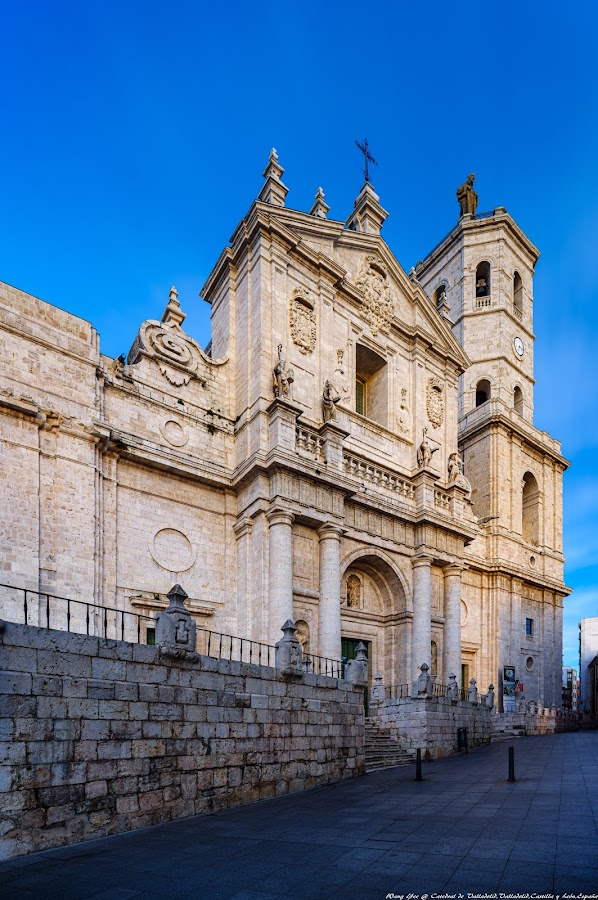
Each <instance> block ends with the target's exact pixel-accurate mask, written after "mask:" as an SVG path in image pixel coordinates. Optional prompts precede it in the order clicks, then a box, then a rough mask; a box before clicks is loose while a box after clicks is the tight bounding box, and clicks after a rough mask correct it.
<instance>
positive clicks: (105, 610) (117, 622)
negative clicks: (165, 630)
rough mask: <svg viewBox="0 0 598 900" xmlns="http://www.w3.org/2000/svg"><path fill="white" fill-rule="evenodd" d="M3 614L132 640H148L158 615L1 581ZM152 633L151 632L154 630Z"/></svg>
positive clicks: (17, 619)
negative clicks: (116, 607)
mask: <svg viewBox="0 0 598 900" xmlns="http://www.w3.org/2000/svg"><path fill="white" fill-rule="evenodd" d="M0 591H1V594H0V617H1V618H4V619H7V620H8V621H10V622H16V623H18V624H22V625H35V626H36V627H38V628H49V629H53V630H55V631H68V632H70V633H71V634H86V635H91V636H96V637H103V638H111V639H112V640H117V641H128V642H129V643H137V644H140V643H142V641H143V643H146V642H147V639H148V628H150V629H153V628H155V626H156V619H155V617H154V616H144V615H143V614H141V613H134V612H129V611H128V610H125V609H115V608H114V607H110V606H100V605H99V604H97V603H88V602H87V601H85V600H75V599H73V598H72V597H60V596H59V595H57V594H50V593H45V592H43V591H34V590H30V589H29V588H18V587H15V586H14V585H9V584H0ZM150 633H151V632H150Z"/></svg>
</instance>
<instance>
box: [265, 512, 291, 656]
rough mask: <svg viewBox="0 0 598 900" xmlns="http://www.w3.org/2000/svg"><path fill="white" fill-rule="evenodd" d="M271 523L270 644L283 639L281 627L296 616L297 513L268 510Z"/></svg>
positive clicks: (267, 514)
mask: <svg viewBox="0 0 598 900" xmlns="http://www.w3.org/2000/svg"><path fill="white" fill-rule="evenodd" d="M266 518H267V519H268V522H269V525H270V535H269V545H270V552H269V556H270V566H269V572H270V576H269V583H268V634H269V640H270V643H276V641H278V640H280V637H281V631H280V629H281V628H282V626H283V625H284V623H285V622H286V620H287V619H292V618H293V532H292V525H293V520H294V516H293V514H292V513H290V512H288V511H287V510H284V509H280V508H279V507H275V508H274V509H270V510H268V512H267V513H266Z"/></svg>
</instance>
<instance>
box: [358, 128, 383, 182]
mask: <svg viewBox="0 0 598 900" xmlns="http://www.w3.org/2000/svg"><path fill="white" fill-rule="evenodd" d="M355 143H356V144H357V147H358V148H359V150H361V152H362V153H363V158H364V161H365V166H364V169H363V174H364V175H365V180H366V182H368V181H369V180H370V172H369V169H368V163H374V165H375V166H377V165H378V163H377V162H376V160H375V159H374V157H373V156H372V154H371V153H370V151H369V150H368V139H367V138H366V139H365V140H364V142H363V144H360V143H359V141H355Z"/></svg>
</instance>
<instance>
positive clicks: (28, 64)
mask: <svg viewBox="0 0 598 900" xmlns="http://www.w3.org/2000/svg"><path fill="white" fill-rule="evenodd" d="M319 7H322V8H319ZM0 22H1V24H2V33H3V49H2V54H1V55H0V75H1V77H0V96H1V100H2V110H3V115H2V120H3V126H4V128H3V135H2V140H1V141H0V172H1V173H2V176H1V177H2V189H1V192H0V198H1V199H0V211H1V212H0V279H2V280H3V281H7V282H9V283H10V284H14V285H16V286H18V287H20V288H22V289H24V290H26V291H28V292H30V293H32V294H35V295H36V296H39V297H42V298H43V299H45V300H47V301H49V302H51V303H54V304H56V305H57V306H60V307H62V308H64V309H68V310H69V311H72V312H74V313H77V314H78V315H81V316H83V317H84V318H86V319H89V320H91V321H92V322H93V323H94V324H95V326H96V327H97V328H98V330H99V331H100V333H101V338H102V349H103V351H104V352H105V353H108V354H110V355H118V354H119V353H121V352H126V351H127V350H128V348H129V346H130V344H131V342H132V340H133V338H134V336H135V333H136V331H137V327H138V325H139V323H140V322H141V321H142V320H143V319H146V318H153V317H156V316H159V315H160V314H161V312H162V310H163V308H164V305H165V301H166V298H167V294H168V289H169V288H170V285H171V284H173V283H174V284H176V286H177V288H178V290H179V292H180V300H181V302H182V305H183V308H184V309H185V310H186V311H187V313H188V314H189V317H188V320H187V322H188V327H189V331H190V332H191V333H193V334H194V335H195V336H196V337H197V338H198V339H199V340H200V342H201V343H203V344H205V343H206V341H207V339H208V334H209V322H208V318H207V314H208V309H207V307H206V305H205V304H204V303H203V302H202V301H201V300H199V299H198V292H199V290H200V288H201V286H202V284H203V282H204V280H205V278H206V276H207V275H208V273H209V271H210V269H211V267H212V265H213V263H214V261H215V260H216V258H217V256H218V254H219V252H220V251H221V249H222V247H223V246H224V245H225V244H226V242H227V240H228V238H229V236H230V235H231V233H232V231H233V229H234V227H235V225H236V223H237V221H238V219H239V218H241V216H242V215H243V214H244V213H245V212H246V210H247V208H248V206H249V204H250V203H251V201H252V200H253V199H254V198H255V196H256V194H257V192H258V191H259V189H260V186H261V183H262V180H261V172H262V171H263V169H264V167H265V164H266V160H267V157H268V153H269V150H270V148H271V147H272V146H275V147H276V148H277V149H278V152H279V156H280V160H281V163H282V165H284V167H285V169H286V174H285V176H284V180H285V183H286V184H287V186H288V187H289V188H290V192H289V195H288V198H287V204H288V205H289V206H292V207H294V208H297V209H303V210H307V209H309V207H310V206H311V203H312V200H313V195H314V193H315V191H316V189H317V187H318V186H319V185H322V187H323V189H324V191H325V192H326V199H327V201H328V203H329V204H330V205H331V207H332V209H331V213H330V215H331V216H333V217H334V218H339V219H345V218H346V216H347V215H348V213H349V211H350V210H351V208H352V205H353V201H354V198H355V196H356V195H357V193H358V191H359V188H360V187H361V183H362V176H361V171H360V160H359V154H358V153H357V151H356V149H355V145H354V140H355V138H359V139H360V140H362V139H363V138H364V137H365V136H367V137H368V139H369V142H370V146H371V150H372V152H373V154H374V156H375V157H376V158H377V160H378V162H379V166H378V167H377V168H375V169H374V170H373V177H372V181H373V183H374V186H375V188H376V190H377V192H378V193H379V195H380V198H381V202H382V204H383V206H384V207H385V208H386V209H388V210H389V212H390V217H389V219H388V221H387V222H386V224H385V226H384V230H383V234H384V237H385V238H386V240H387V242H388V244H389V245H390V247H391V248H392V250H393V251H394V253H395V255H396V256H397V258H398V259H399V260H400V262H401V263H402V264H403V266H404V267H405V268H406V269H407V270H408V269H409V268H410V267H411V265H413V264H415V263H416V262H417V261H418V260H419V259H420V258H421V257H422V256H424V255H425V253H426V252H427V250H429V249H430V248H431V247H432V246H433V245H434V244H436V243H437V241H438V240H439V239H440V238H441V237H442V236H443V235H444V234H445V233H446V232H447V231H449V230H450V228H451V227H452V226H453V224H454V223H455V221H456V218H457V214H458V208H457V204H456V200H455V189H456V187H457V186H458V185H459V184H460V183H461V182H462V181H463V180H464V179H465V177H466V175H467V174H468V173H469V172H475V173H476V189H477V191H478V193H479V197H480V201H479V203H480V205H479V208H480V209H481V210H486V209H492V208H493V207H495V206H497V205H503V206H505V207H506V208H507V210H508V211H509V212H510V213H511V214H512V215H513V216H514V218H515V219H516V221H517V222H518V223H519V225H520V226H521V227H522V228H523V229H524V230H525V231H526V233H527V234H528V235H529V236H530V238H531V239H532V240H533V241H534V243H535V244H536V245H537V246H538V247H539V248H540V250H541V252H542V257H541V259H540V261H539V263H538V266H537V270H536V272H537V274H536V279H535V332H536V336H537V340H536V352H535V361H536V370H535V374H536V378H537V386H536V392H535V403H536V413H535V422H536V424H537V425H538V426H539V427H540V428H542V429H545V430H546V431H548V432H550V434H552V435H553V436H554V437H557V438H559V439H560V440H562V442H563V452H564V454H565V456H567V458H568V459H569V460H571V463H572V467H571V470H570V471H569V472H568V473H567V474H566V476H565V486H566V487H565V517H566V528H565V551H566V555H567V567H566V580H567V583H568V584H569V585H571V586H572V587H574V588H575V592H574V594H573V595H572V597H571V598H570V599H569V600H568V601H567V602H566V612H565V640H564V644H565V646H564V655H565V662H566V663H567V664H570V665H576V663H577V622H578V620H579V618H580V617H581V616H584V615H598V587H597V584H598V579H597V575H598V552H597V551H598V539H597V534H598V480H597V478H596V459H597V450H598V415H597V413H598V403H597V400H596V397H597V389H596V385H595V372H596V366H595V362H594V357H595V354H596V341H597V337H598V326H597V324H596V310H597V309H598V277H597V275H596V268H597V266H596V263H597V260H598V252H597V249H598V246H597V245H598V240H597V236H598V179H597V177H596V142H597V139H598V122H597V110H598V103H597V99H598V98H597V93H598V92H597V86H598V77H597V74H596V73H597V67H596V65H595V47H596V41H597V38H598V5H597V4H596V3H594V2H589V0H586V2H584V0H578V2H577V3H575V4H572V3H571V4H568V5H566V6H565V5H564V4H562V3H557V2H554V0H544V2H529V0H519V2H517V3H516V2H509V0H507V2H501V3H500V4H499V3H480V2H479V0H478V2H475V3H474V2H471V3H470V2H453V3H451V4H447V3H445V2H437V0H431V2H420V3H419V4H409V5H406V4H399V3H396V2H395V3H389V2H384V0H381V2H378V3H377V4H371V5H368V4H364V3H352V2H344V3H337V2H328V3H326V4H324V3H313V2H302V3H301V4H284V3H280V2H277V3H272V2H261V3H260V4H247V3H239V2H228V3H226V4H222V5H221V6H218V7H217V6H216V4H207V3H197V2H178V0H173V2H171V3H169V4H165V3H163V2H152V0H149V2H147V0H146V2H143V3H141V2H133V0H131V2H127V0H121V2H119V3H115V2H113V0H104V2H102V3H97V2H93V0H92V2H86V0H80V2H61V0H53V2H52V3H48V2H47V0H44V2H36V0H20V2H19V3H13V4H8V3H5V4H3V9H2V11H1V12H0Z"/></svg>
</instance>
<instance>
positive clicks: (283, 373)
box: [272, 344, 295, 398]
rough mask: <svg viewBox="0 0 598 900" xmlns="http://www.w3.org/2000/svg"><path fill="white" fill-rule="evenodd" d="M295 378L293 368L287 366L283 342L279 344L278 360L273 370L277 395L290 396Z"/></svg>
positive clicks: (273, 384)
mask: <svg viewBox="0 0 598 900" xmlns="http://www.w3.org/2000/svg"><path fill="white" fill-rule="evenodd" d="M294 380H295V376H294V374H293V370H292V369H290V368H288V367H287V361H286V357H285V355H284V353H283V350H282V344H279V345H278V362H277V363H276V365H275V366H274V371H273V372H272V386H273V388H274V396H275V397H286V398H289V397H290V393H289V391H290V387H291V385H292V383H293V381H294Z"/></svg>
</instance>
